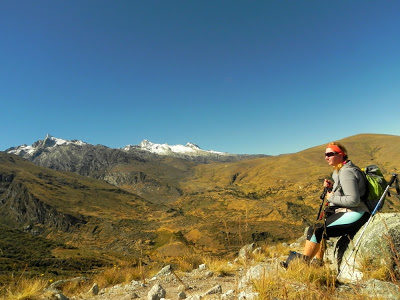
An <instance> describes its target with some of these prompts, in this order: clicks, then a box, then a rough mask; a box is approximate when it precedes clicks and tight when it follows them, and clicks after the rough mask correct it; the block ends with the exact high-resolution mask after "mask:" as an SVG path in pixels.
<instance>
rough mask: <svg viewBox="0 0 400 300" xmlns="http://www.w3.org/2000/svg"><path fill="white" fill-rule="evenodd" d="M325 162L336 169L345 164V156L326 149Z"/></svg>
mask: <svg viewBox="0 0 400 300" xmlns="http://www.w3.org/2000/svg"><path fill="white" fill-rule="evenodd" d="M325 160H326V162H327V163H328V164H329V165H330V166H332V167H336V166H337V165H338V164H340V163H342V162H343V154H342V153H336V152H335V151H333V150H332V149H331V148H326V150H325Z"/></svg>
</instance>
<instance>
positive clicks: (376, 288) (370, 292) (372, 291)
mask: <svg viewBox="0 0 400 300" xmlns="http://www.w3.org/2000/svg"><path fill="white" fill-rule="evenodd" d="M361 293H362V294H363V295H365V296H366V297H367V296H369V297H374V298H383V299H393V300H399V299H400V288H399V287H398V286H397V285H395V284H394V283H391V282H386V281H380V280H377V279H370V280H368V281H367V282H366V283H365V287H364V288H363V289H362V291H361Z"/></svg>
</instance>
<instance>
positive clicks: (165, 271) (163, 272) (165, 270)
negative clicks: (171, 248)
mask: <svg viewBox="0 0 400 300" xmlns="http://www.w3.org/2000/svg"><path fill="white" fill-rule="evenodd" d="M171 271H172V267H171V265H167V266H165V267H164V268H162V269H161V270H160V272H158V273H157V274H156V275H155V276H154V277H159V276H164V275H169V274H170V273H171Z"/></svg>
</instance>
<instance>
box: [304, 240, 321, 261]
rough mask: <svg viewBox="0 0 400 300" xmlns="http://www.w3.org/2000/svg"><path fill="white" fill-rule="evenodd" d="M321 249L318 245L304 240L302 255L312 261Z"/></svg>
mask: <svg viewBox="0 0 400 300" xmlns="http://www.w3.org/2000/svg"><path fill="white" fill-rule="evenodd" d="M320 249H321V244H320V243H315V242H311V241H309V240H306V244H305V246H304V250H303V255H305V256H308V257H309V258H310V259H312V258H313V257H314V256H315V255H316V254H317V253H318V252H319V251H320Z"/></svg>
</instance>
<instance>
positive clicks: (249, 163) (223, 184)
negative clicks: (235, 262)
mask: <svg viewBox="0 0 400 300" xmlns="http://www.w3.org/2000/svg"><path fill="white" fill-rule="evenodd" d="M341 142H342V143H343V144H344V145H345V146H346V147H347V149H348V151H349V158H350V159H352V160H353V161H354V162H355V163H356V164H357V165H359V166H360V167H362V166H366V165H369V164H371V163H373V164H377V165H378V166H380V167H381V169H382V171H383V172H384V174H385V175H386V178H389V176H390V174H391V173H392V172H397V171H398V170H399V169H400V152H399V151H398V149H400V137H399V136H389V135H374V134H363V135H356V136H352V137H349V138H345V139H343V140H341ZM324 151H325V145H320V146H317V147H313V148H310V149H306V150H304V151H301V152H298V153H294V154H287V155H280V156H276V157H267V158H260V159H253V160H246V161H239V162H232V163H229V164H227V163H219V164H208V165H198V166H196V167H195V168H194V174H195V175H194V176H192V177H189V178H187V179H186V180H185V181H184V182H182V183H181V187H182V192H183V195H182V196H181V197H180V198H179V199H178V201H177V202H176V206H178V207H179V208H180V209H181V210H182V211H183V213H184V214H185V215H186V216H187V217H188V218H189V216H192V217H193V218H196V223H197V224H196V225H194V224H193V225H192V227H190V226H188V228H189V227H190V228H191V230H195V229H196V228H197V230H199V229H200V233H199V232H197V233H196V234H194V233H192V234H191V233H190V230H189V229H188V235H187V238H188V239H189V240H192V241H193V242H194V243H196V242H197V243H200V244H201V243H204V241H206V240H207V239H208V240H210V239H211V240H216V241H218V243H219V245H225V246H226V245H227V244H229V243H230V244H231V245H232V246H234V245H239V244H240V243H241V242H242V241H247V242H248V241H251V240H252V239H258V238H261V239H270V240H279V239H291V238H294V237H295V236H296V235H297V236H298V235H299V234H301V232H303V230H304V228H305V226H307V224H310V223H312V222H314V220H315V216H316V214H317V210H318V207H319V204H320V202H321V201H320V199H319V195H320V193H321V192H322V182H323V180H324V178H328V177H329V176H330V174H331V173H332V169H331V167H329V166H328V165H327V163H326V162H325V160H324V155H323V153H324ZM399 208H400V201H399V198H398V197H397V196H393V197H391V198H388V199H387V201H386V205H385V210H387V211H399ZM195 227H196V228H195ZM192 235H193V236H192ZM202 237H204V238H203V240H204V241H203V240H202Z"/></svg>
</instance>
